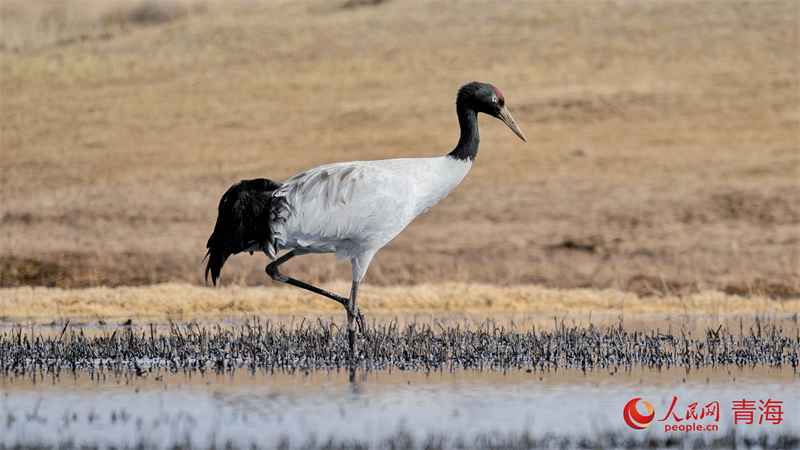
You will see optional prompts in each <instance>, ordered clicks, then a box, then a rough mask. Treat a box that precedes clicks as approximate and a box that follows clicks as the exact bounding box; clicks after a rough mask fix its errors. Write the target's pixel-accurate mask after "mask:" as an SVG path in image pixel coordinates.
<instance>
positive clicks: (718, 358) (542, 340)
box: [0, 317, 800, 377]
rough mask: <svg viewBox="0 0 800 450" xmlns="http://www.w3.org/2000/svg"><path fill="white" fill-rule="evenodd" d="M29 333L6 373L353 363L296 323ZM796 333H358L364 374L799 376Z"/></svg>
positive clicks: (10, 337)
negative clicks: (698, 372) (679, 370)
mask: <svg viewBox="0 0 800 450" xmlns="http://www.w3.org/2000/svg"><path fill="white" fill-rule="evenodd" d="M42 331H43V330H42V329H41V328H40V329H37V327H36V326H31V327H14V328H8V329H6V330H5V331H3V332H2V333H0V373H3V374H4V375H5V376H8V375H11V374H13V375H17V376H34V377H35V376H36V375H37V374H39V375H40V376H41V377H44V376H45V375H46V374H52V375H53V376H59V374H60V372H61V371H63V370H71V371H78V370H87V371H89V372H91V374H92V376H94V373H95V372H97V371H99V372H101V373H102V372H103V371H106V370H108V371H127V372H129V373H130V374H132V375H136V376H148V374H149V373H150V372H153V371H154V370H155V371H161V370H170V371H195V370H199V371H206V370H212V371H216V372H224V371H234V370H237V369H248V370H253V371H255V370H268V371H274V370H285V371H288V372H290V373H293V372H296V371H302V372H306V371H311V370H320V369H322V370H330V369H338V368H342V367H350V362H349V359H348V354H349V351H348V346H347V339H346V333H345V330H344V329H343V328H340V327H338V326H336V325H335V324H333V323H324V322H322V321H321V320H318V321H317V322H316V323H306V322H304V323H302V324H301V325H300V326H298V327H291V326H287V325H285V324H278V323H273V322H270V321H266V322H262V321H261V320H260V319H259V318H258V317H256V318H253V319H252V321H247V322H245V323H244V324H242V325H237V326H233V327H223V326H220V325H216V326H211V327H208V326H204V327H201V326H199V325H196V324H188V325H176V324H170V325H169V326H168V327H157V326H156V325H155V324H151V325H150V326H149V327H144V328H142V327H114V328H103V331H102V333H99V334H95V335H91V336H90V335H87V333H85V332H84V329H83V328H77V327H71V326H70V325H69V322H67V324H66V325H64V327H63V329H62V330H61V332H60V333H59V334H58V335H57V336H56V335H54V336H45V335H46V334H48V332H47V330H45V331H44V334H43V332H42ZM799 350H800V346H799V345H798V331H797V330H796V329H793V330H788V331H787V330H785V329H783V327H782V326H776V325H774V324H767V325H764V324H762V323H761V321H758V320H756V322H755V325H754V326H753V327H750V328H744V326H740V327H739V329H738V330H731V329H724V328H723V327H722V326H720V327H718V328H716V329H711V328H709V329H706V330H705V331H704V332H699V333H693V332H685V331H680V332H677V333H676V332H673V331H671V330H668V331H664V330H658V329H647V330H645V331H626V330H625V329H624V327H623V324H622V322H620V323H619V324H617V325H614V326H609V327H605V328H598V327H595V326H594V325H590V326H589V327H583V326H571V327H570V326H566V325H565V324H564V323H563V322H562V323H561V324H558V323H557V322H556V326H555V328H554V329H552V330H546V329H544V328H542V327H540V328H539V329H538V330H537V329H536V327H532V328H531V329H529V330H518V329H517V327H516V326H515V325H514V324H513V323H508V324H506V325H505V326H497V325H496V324H495V323H493V322H491V321H487V322H485V323H482V324H477V325H469V324H464V325H463V326H462V325H460V324H459V325H456V326H454V327H447V328H445V327H443V326H441V325H440V324H439V323H437V322H434V324H432V325H430V324H419V323H411V324H406V325H399V324H398V323H397V322H389V323H385V324H373V325H372V326H368V327H367V329H366V330H365V331H364V332H363V333H361V334H359V336H358V341H357V357H356V361H355V365H356V366H358V367H359V368H363V369H366V370H387V371H392V370H412V371H445V370H449V371H453V370H458V369H472V370H490V371H505V370H513V369H517V370H528V371H536V370H551V369H560V368H571V369H577V370H598V369H602V370H613V371H614V372H616V371H617V370H619V369H623V370H630V369H632V368H633V367H637V366H640V367H647V368H662V367H665V368H670V367H676V366H677V367H683V368H686V369H687V370H688V369H691V368H699V367H705V366H729V365H731V366H756V365H767V366H783V365H786V366H790V367H792V369H793V370H795V371H796V370H797V365H798V351H799Z"/></svg>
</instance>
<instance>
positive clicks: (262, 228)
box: [206, 178, 281, 286]
mask: <svg viewBox="0 0 800 450" xmlns="http://www.w3.org/2000/svg"><path fill="white" fill-rule="evenodd" d="M280 187H281V184H280V183H276V182H274V181H272V180H268V179H266V178H258V179H255V180H243V181H240V182H239V183H236V184H234V185H233V186H231V188H230V189H228V192H226V193H225V195H223V196H222V199H221V200H220V202H219V215H218V216H217V223H216V225H214V232H213V233H212V234H211V237H209V238H208V243H207V244H206V248H208V253H207V254H206V257H208V264H207V265H206V282H208V273H209V272H211V280H212V282H213V283H214V285H215V286H216V285H217V278H219V273H220V271H221V270H222V266H223V265H224V264H225V261H227V260H228V257H230V256H231V255H235V254H237V253H241V252H243V251H251V252H252V251H256V250H258V251H262V250H264V249H265V248H266V246H267V245H271V244H273V242H274V240H273V233H272V230H271V226H270V210H271V209H272V194H273V192H274V191H275V190H276V189H278V188H280Z"/></svg>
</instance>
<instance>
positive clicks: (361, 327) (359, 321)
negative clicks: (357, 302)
mask: <svg viewBox="0 0 800 450" xmlns="http://www.w3.org/2000/svg"><path fill="white" fill-rule="evenodd" d="M356 325H358V332H359V333H363V332H364V331H366V330H367V322H366V320H365V319H364V311H361V308H360V307H359V306H356Z"/></svg>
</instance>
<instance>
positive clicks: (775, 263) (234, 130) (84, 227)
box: [0, 1, 800, 302]
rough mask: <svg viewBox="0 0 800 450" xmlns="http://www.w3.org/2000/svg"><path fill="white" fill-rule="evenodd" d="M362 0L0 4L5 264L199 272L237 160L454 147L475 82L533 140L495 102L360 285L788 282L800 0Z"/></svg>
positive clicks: (142, 280)
mask: <svg viewBox="0 0 800 450" xmlns="http://www.w3.org/2000/svg"><path fill="white" fill-rule="evenodd" d="M361 3H362V2H348V3H343V2H312V3H298V2H287V3H280V2H248V3H235V4H217V3H208V4H197V3H173V4H170V3H148V4H138V3H120V2H94V3H79V2H57V3H51V2H13V1H3V2H2V3H0V13H2V23H1V24H2V31H0V35H1V36H0V38H1V39H2V41H0V76H1V78H0V79H1V80H2V81H1V83H0V101H1V102H2V103H1V104H0V119H1V120H2V123H1V124H0V150H1V151H2V153H1V154H0V161H1V162H0V164H1V165H2V167H1V170H2V172H1V173H0V177H1V178H0V181H1V182H2V186H1V190H0V208H1V209H2V210H1V211H0V220H1V221H2V222H1V223H0V227H2V229H1V231H0V239H1V241H0V275H1V276H0V286H3V287H13V286H21V285H33V286H57V287H65V288H71V287H98V286H120V285H135V286H138V285H148V284H154V283H163V282H179V283H189V284H195V285H202V284H203V283H204V282H203V278H202V269H203V265H202V264H201V260H202V259H203V256H204V254H205V241H206V239H207V238H208V235H209V234H210V233H211V231H212V229H213V225H214V220H215V217H216V206H217V202H218V201H219V198H220V196H221V195H222V193H223V192H224V191H225V190H226V189H227V188H228V187H229V186H230V185H231V184H232V183H234V182H236V181H238V180H241V179H247V178H256V177H267V178H271V179H274V180H278V181H282V180H285V179H287V178H289V177H290V176H292V175H294V174H295V173H298V172H301V171H303V170H305V169H308V168H311V167H315V166H318V165H321V164H325V163H331V162H336V161H347V160H368V159H381V158H394V157H423V156H438V155H443V154H445V153H447V152H449V151H450V150H451V149H452V148H453V147H454V146H455V143H456V141H457V138H458V124H457V121H456V115H455V108H454V100H455V94H456V90H457V89H458V88H459V87H460V86H461V85H462V84H464V83H466V82H469V81H472V80H480V81H484V82H489V83H492V84H494V85H495V86H497V87H498V88H499V89H501V90H502V91H503V93H504V94H505V97H506V99H507V104H508V106H509V109H510V110H511V112H512V113H513V114H514V117H515V119H516V120H517V122H518V124H519V125H520V127H521V128H522V130H523V131H524V132H525V134H526V135H527V136H528V139H529V142H528V143H527V144H524V143H522V142H521V141H519V139H517V138H516V137H515V136H514V135H513V134H512V133H511V132H510V131H509V130H508V129H507V128H506V127H505V126H504V125H503V124H502V123H501V122H499V121H497V120H495V119H491V118H488V117H486V116H482V117H481V118H480V125H481V133H482V145H481V149H480V153H479V155H478V158H477V160H476V162H475V165H474V167H473V169H472V171H471V173H470V174H469V175H468V176H467V178H466V179H465V180H464V182H463V183H462V184H461V185H460V186H459V187H458V188H457V189H456V190H455V191H454V192H453V193H452V194H451V195H450V196H449V197H448V198H446V199H445V200H443V201H442V202H441V203H440V204H439V205H437V206H436V207H435V208H433V209H432V210H431V211H430V212H428V213H427V214H425V215H423V216H422V217H420V218H419V219H418V220H416V221H415V222H414V223H412V224H411V225H410V226H409V227H408V229H407V230H406V231H405V232H403V233H402V234H401V235H400V236H399V237H398V238H396V239H395V240H394V241H393V242H391V243H390V244H389V245H387V246H386V247H385V248H384V249H383V250H382V251H381V252H379V253H378V255H377V256H376V258H375V260H374V262H373V264H372V267H371V268H370V271H369V273H368V274H367V277H366V279H365V281H366V284H368V285H372V286H379V287H380V286H394V285H413V284H426V285H430V284H435V283H443V282H456V283H465V282H477V283H484V284H493V285H503V286H514V285H528V284H533V285H538V286H540V287H542V288H592V289H614V290H618V291H627V292H630V293H631V295H634V297H636V296H644V297H648V296H656V297H648V298H653V299H654V300H655V299H656V298H657V297H659V296H661V297H664V296H675V295H694V293H701V294H702V295H711V294H708V293H709V292H711V293H713V292H715V291H723V292H726V293H728V294H738V295H744V296H748V295H750V296H751V298H752V299H753V301H756V299H763V298H770V297H771V298H782V299H786V298H794V297H797V296H798V293H800V274H798V258H799V257H800V253H799V252H798V248H799V247H798V245H800V189H799V187H800V186H798V180H800V142H799V141H798V136H799V135H798V130H799V125H800V112H799V111H800V98H799V96H798V93H799V92H800V85H799V84H798V74H799V69H800V63H799V61H800V57H799V56H798V55H800V45H798V24H799V23H800V3H797V2H790V1H785V2H759V3H745V2H700V1H697V2H669V3H668V2H634V1H631V2H583V3H572V2H514V3H510V2H492V3H488V2H465V3H458V4H456V3H453V2H430V3H429V2H405V1H386V2H381V3H379V4H367V5H362V4H361ZM366 3H370V2H366ZM266 263H267V260H266V257H265V256H263V255H256V256H252V257H251V256H249V255H240V256H237V257H234V258H232V259H231V260H230V262H229V263H228V265H226V267H225V269H224V270H223V273H222V284H223V285H248V286H252V285H271V284H272V283H271V282H269V281H268V279H267V277H266V276H265V274H264V271H263V268H264V266H265V265H266ZM285 272H286V273H287V274H289V275H292V276H296V277H297V278H300V279H302V280H305V281H309V282H313V283H320V282H321V283H331V282H333V283H334V284H335V283H338V282H340V281H343V280H347V279H348V277H349V274H350V269H349V265H348V264H336V263H334V262H333V258H332V257H331V256H330V255H324V256H307V257H304V258H298V259H297V260H294V261H292V263H290V264H289V265H287V268H286V271H285ZM342 286H344V288H345V289H346V286H345V285H344V284H343V285H342ZM186 289H188V290H189V291H191V292H192V293H193V292H195V288H189V287H187V288H186ZM520 289H522V288H520ZM526 289H528V288H526ZM15 292H17V293H16V294H14V295H12V296H9V295H6V297H9V298H10V297H14V296H18V295H21V294H19V292H24V291H15ZM276 292H286V293H287V295H288V291H283V290H281V291H276ZM387 292H388V291H387ZM704 293H705V294H704ZM187 295H188V294H187ZM191 295H194V294H191ZM625 295H628V294H625ZM367 297H368V296H367ZM366 301H369V300H366ZM758 301H759V302H760V301H761V300H758Z"/></svg>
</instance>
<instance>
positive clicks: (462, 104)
mask: <svg viewBox="0 0 800 450" xmlns="http://www.w3.org/2000/svg"><path fill="white" fill-rule="evenodd" d="M456 109H458V110H459V111H462V110H472V111H475V112H481V113H484V114H488V115H490V116H492V117H496V118H498V119H500V120H502V121H503V122H505V124H506V125H508V127H509V128H511V131H513V132H514V133H515V134H516V135H517V136H519V138H520V139H522V140H523V141H525V142H528V140H527V139H525V135H524V134H522V130H520V129H519V127H518V126H517V123H516V122H514V118H512V117H511V113H510V112H508V108H506V99H505V98H504V97H503V94H502V93H501V92H500V90H499V89H497V88H496V87H494V86H492V85H491V84H486V83H479V82H477V81H473V82H472V83H469V84H465V85H464V86H461V89H459V90H458V97H456Z"/></svg>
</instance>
